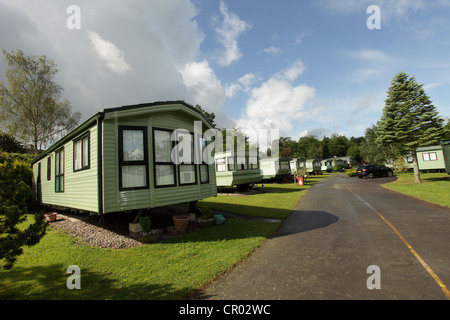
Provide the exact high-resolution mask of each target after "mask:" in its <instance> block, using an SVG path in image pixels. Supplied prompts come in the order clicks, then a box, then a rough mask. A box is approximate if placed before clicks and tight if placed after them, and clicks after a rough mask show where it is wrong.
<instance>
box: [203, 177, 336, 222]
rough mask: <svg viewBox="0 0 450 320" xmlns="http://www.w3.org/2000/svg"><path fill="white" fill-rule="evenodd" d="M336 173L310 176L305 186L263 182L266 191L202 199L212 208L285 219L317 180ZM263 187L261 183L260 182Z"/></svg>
mask: <svg viewBox="0 0 450 320" xmlns="http://www.w3.org/2000/svg"><path fill="white" fill-rule="evenodd" d="M340 173H342V172H340ZM334 174H336V173H324V174H323V175H318V176H310V177H308V178H307V180H306V184H305V185H304V186H298V185H297V184H294V183H293V182H292V183H280V184H270V183H269V184H263V185H264V187H262V190H264V191H265V192H264V193H259V194H252V195H247V196H229V195H218V196H217V197H212V198H207V199H204V200H202V201H200V205H201V204H204V205H206V206H207V207H208V208H210V209H217V210H223V211H227V212H233V213H238V214H242V215H248V216H256V217H264V218H275V219H285V218H286V217H287V216H288V215H289V214H290V213H291V211H292V210H293V209H294V207H295V205H296V204H297V202H298V201H299V199H300V197H301V196H302V195H303V194H304V193H305V192H306V190H307V189H308V188H309V187H310V186H311V185H312V184H314V183H315V182H317V181H320V180H322V179H324V178H328V177H330V176H332V175H334ZM258 187H261V184H258Z"/></svg>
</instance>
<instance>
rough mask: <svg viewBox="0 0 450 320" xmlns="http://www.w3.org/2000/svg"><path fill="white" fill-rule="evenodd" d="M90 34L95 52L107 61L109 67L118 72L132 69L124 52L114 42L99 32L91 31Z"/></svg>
mask: <svg viewBox="0 0 450 320" xmlns="http://www.w3.org/2000/svg"><path fill="white" fill-rule="evenodd" d="M88 34H89V40H90V41H91V43H92V45H93V47H94V50H95V52H96V53H97V54H98V56H99V57H100V58H101V59H102V60H104V61H105V62H106V65H107V66H108V68H110V69H111V70H112V71H114V72H117V73H125V72H127V71H130V70H131V67H130V66H129V65H128V63H127V62H126V61H125V55H124V53H123V52H122V51H121V50H120V49H119V48H117V47H116V45H115V44H114V43H112V42H111V41H108V40H104V39H102V37H101V36H100V35H99V34H98V33H97V32H93V31H89V32H88Z"/></svg>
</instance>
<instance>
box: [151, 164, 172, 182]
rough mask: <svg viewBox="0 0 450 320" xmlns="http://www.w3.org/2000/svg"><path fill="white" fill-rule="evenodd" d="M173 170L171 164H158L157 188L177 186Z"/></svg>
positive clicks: (156, 169)
mask: <svg viewBox="0 0 450 320" xmlns="http://www.w3.org/2000/svg"><path fill="white" fill-rule="evenodd" d="M173 168H174V167H173V165H171V164H158V165H156V166H155V171H156V185H157V186H167V185H174V184H175V172H174V169H173Z"/></svg>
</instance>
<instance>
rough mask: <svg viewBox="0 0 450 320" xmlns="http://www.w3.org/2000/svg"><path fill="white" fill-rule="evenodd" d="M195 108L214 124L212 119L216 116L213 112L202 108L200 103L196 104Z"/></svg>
mask: <svg viewBox="0 0 450 320" xmlns="http://www.w3.org/2000/svg"><path fill="white" fill-rule="evenodd" d="M194 108H195V109H197V110H198V111H200V112H201V113H203V115H204V116H205V118H206V119H208V120H209V122H211V124H212V125H213V126H214V127H215V126H216V124H215V122H214V119H215V118H216V115H215V114H214V112H211V113H209V112H208V111H206V110H204V109H203V108H202V107H201V106H200V105H198V104H196V105H195V107H194Z"/></svg>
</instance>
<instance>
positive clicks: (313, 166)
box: [306, 159, 321, 174]
mask: <svg viewBox="0 0 450 320" xmlns="http://www.w3.org/2000/svg"><path fill="white" fill-rule="evenodd" d="M306 171H307V172H308V173H309V174H316V173H319V172H321V162H320V159H308V160H306Z"/></svg>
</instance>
